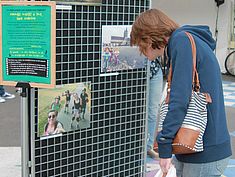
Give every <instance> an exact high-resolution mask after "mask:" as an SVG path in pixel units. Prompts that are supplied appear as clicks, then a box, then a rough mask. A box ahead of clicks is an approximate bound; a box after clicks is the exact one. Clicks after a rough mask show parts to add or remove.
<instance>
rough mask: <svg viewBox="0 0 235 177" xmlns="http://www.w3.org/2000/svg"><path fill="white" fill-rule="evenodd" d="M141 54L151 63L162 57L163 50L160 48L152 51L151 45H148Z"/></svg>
mask: <svg viewBox="0 0 235 177" xmlns="http://www.w3.org/2000/svg"><path fill="white" fill-rule="evenodd" d="M143 54H144V55H145V56H146V57H147V58H148V60H150V61H153V60H155V59H156V58H157V57H160V56H163V54H164V48H163V47H161V48H160V49H158V48H156V49H153V48H152V45H149V46H148V47H147V48H146V50H145V52H143Z"/></svg>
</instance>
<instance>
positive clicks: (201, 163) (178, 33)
mask: <svg viewBox="0 0 235 177" xmlns="http://www.w3.org/2000/svg"><path fill="white" fill-rule="evenodd" d="M185 32H188V33H190V34H191V35H192V36H193V38H194V40H195V43H196V52H197V63H196V66H197V71H198V73H199V80H200V84H201V88H200V91H201V92H204V93H209V94H210V95H211V98H212V103H211V104H208V106H207V110H208V113H207V115H208V116H207V118H208V122H207V127H206V130H205V134H204V137H203V141H204V151H203V152H200V153H194V154H188V155H182V154H180V155H175V157H176V158H174V162H173V163H174V164H175V166H176V170H177V177H181V176H184V177H185V176H186V177H209V176H221V175H222V173H223V171H224V169H225V168H226V165H227V164H228V161H229V157H230V156H231V154H232V153H231V145H230V136H229V133H228V130H227V125H226V116H225V107H224V98H223V90H222V81H221V74H220V68H219V64H218V61H217V59H216V56H215V55H214V53H213V50H214V49H215V41H214V39H213V38H212V36H211V32H210V31H209V27H207V26H189V25H187V26H182V27H179V26H178V25H177V24H176V23H175V22H174V21H173V20H171V19H170V18H169V17H168V16H167V15H165V14H164V13H163V12H161V11H160V10H157V9H151V10H148V11H146V12H143V13H142V14H140V16H139V17H138V18H137V19H136V21H135V22H134V24H133V26H132V32H131V45H137V46H139V49H140V51H141V53H143V54H144V55H145V56H146V57H147V58H148V59H149V60H154V59H155V58H156V57H158V56H162V55H163V53H164V50H166V52H167V55H168V58H169V60H170V62H171V63H172V70H173V72H172V73H173V78H172V83H171V90H170V102H169V109H168V113H167V115H166V118H165V121H164V124H163V129H162V131H160V132H159V133H158V136H157V142H158V146H159V157H160V166H161V169H162V171H163V172H164V173H167V171H168V169H169V168H170V166H171V164H172V146H171V143H172V140H173V139H174V136H175V134H176V132H177V131H178V129H179V128H180V126H181V124H182V122H183V119H184V117H185V114H186V110H187V105H188V103H189V99H190V97H191V92H192V48H191V43H190V40H189V38H188V37H187V35H186V34H185Z"/></svg>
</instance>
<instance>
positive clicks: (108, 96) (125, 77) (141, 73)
mask: <svg viewBox="0 0 235 177" xmlns="http://www.w3.org/2000/svg"><path fill="white" fill-rule="evenodd" d="M149 5H150V2H149V0H133V1H130V0H103V1H102V5H101V6H90V5H89V6H87V5H71V7H72V9H71V10H59V9H57V11H56V84H57V85H60V84H69V83H79V82H88V81H90V82H91V127H90V128H86V129H80V130H76V131H74V132H66V133H64V134H63V135H62V136H59V137H54V138H49V139H44V140H41V139H40V138H38V137H37V125H38V122H37V118H38V117H37V110H38V107H37V106H38V105H37V101H38V100H37V89H35V91H33V93H32V98H31V100H32V104H33V106H32V110H33V111H32V117H35V120H34V121H33V122H31V125H32V126H31V129H32V130H31V132H32V142H31V163H32V166H31V171H32V176H33V177H34V176H35V177H49V176H53V177H56V176H62V177H65V176H67V177H78V176H79V177H81V176H87V177H88V176H92V177H93V176H97V177H107V176H120V177H126V176H131V177H133V176H144V156H145V151H144V149H145V139H146V138H145V137H146V135H145V118H146V70H145V69H133V70H124V71H120V72H119V74H118V75H103V76H101V75H100V71H101V69H100V58H101V29H102V25H131V24H132V23H133V21H134V19H135V17H136V15H138V14H139V13H140V12H143V11H145V10H146V9H148V8H149Z"/></svg>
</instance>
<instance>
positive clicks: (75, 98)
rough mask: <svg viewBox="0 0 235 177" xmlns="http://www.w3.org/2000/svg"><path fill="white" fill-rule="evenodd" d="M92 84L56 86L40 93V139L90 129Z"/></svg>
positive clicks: (40, 90)
mask: <svg viewBox="0 0 235 177" xmlns="http://www.w3.org/2000/svg"><path fill="white" fill-rule="evenodd" d="M90 100H91V83H90V82H87V83H76V84H66V85H60V86H56V88H54V89H39V91H38V134H39V136H40V137H42V136H45V137H47V136H49V135H56V134H61V133H63V132H68V131H74V130H78V129H83V128H89V127H90V121H91V120H90V111H91V101H90Z"/></svg>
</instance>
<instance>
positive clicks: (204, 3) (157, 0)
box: [152, 0, 234, 72]
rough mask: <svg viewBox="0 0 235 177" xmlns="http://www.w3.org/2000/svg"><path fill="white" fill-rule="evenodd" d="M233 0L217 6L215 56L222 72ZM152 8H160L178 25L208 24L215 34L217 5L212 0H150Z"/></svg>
mask: <svg viewBox="0 0 235 177" xmlns="http://www.w3.org/2000/svg"><path fill="white" fill-rule="evenodd" d="M233 1H234V0H225V3H224V4H222V5H220V7H219V16H218V38H217V49H216V56H217V58H218V61H219V63H220V68H221V71H222V72H225V69H224V60H225V58H226V55H227V53H228V50H227V48H228V37H229V35H228V34H229V29H230V18H231V17H230V16H231V8H233V4H232V5H231V2H233ZM152 8H157V9H160V10H162V11H163V12H165V13H166V14H167V15H168V16H169V17H171V18H172V19H173V20H175V21H176V22H177V23H179V24H180V25H184V24H202V25H208V26H209V27H210V29H211V32H212V34H213V36H215V26H216V15H217V6H216V3H215V1H214V0H176V1H174V0H152Z"/></svg>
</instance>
